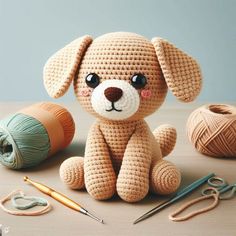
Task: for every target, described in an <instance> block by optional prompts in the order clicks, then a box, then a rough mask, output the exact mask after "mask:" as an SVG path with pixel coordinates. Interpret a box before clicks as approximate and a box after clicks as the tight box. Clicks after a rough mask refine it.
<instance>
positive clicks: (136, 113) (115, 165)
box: [44, 32, 202, 202]
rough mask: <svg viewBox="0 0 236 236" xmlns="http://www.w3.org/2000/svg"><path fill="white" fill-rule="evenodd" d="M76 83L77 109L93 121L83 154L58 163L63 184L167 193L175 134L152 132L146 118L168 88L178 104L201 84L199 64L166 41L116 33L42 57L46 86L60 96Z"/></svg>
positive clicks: (132, 195) (174, 177) (138, 195)
mask: <svg viewBox="0 0 236 236" xmlns="http://www.w3.org/2000/svg"><path fill="white" fill-rule="evenodd" d="M72 81H73V82H74V90H75V94H76V96H77V98H78V100H79V102H80V104H81V105H82V107H83V108H84V109H85V110H87V111H88V112H89V113H91V114H93V115H94V116H95V117H96V118H97V120H96V122H95V123H94V124H93V125H92V127H91V129H90V131H89V133H88V138H87V142H86V148H85V157H84V158H83V157H72V158H69V159H67V160H65V161H64V162H63V163H62V165H61V167H60V176H61V179H62V181H63V182H64V183H65V184H67V185H68V186H69V187H71V188H73V189H82V188H84V187H86V189H87V191H88V192H89V194H90V195H91V196H92V197H93V198H95V199H99V200H104V199H108V198H110V197H112V196H113V195H114V194H115V193H117V194H118V195H119V196H120V197H121V198H122V199H123V200H125V201H127V202H136V201H139V200H141V199H143V198H144V197H145V196H146V195H147V193H148V191H149V190H151V191H152V192H154V193H157V194H170V193H173V192H174V191H176V189H177V188H178V187H179V185H180V180H181V175H180V172H179V170H178V169H177V168H176V166H175V165H173V164H172V163H170V162H169V161H166V160H163V157H164V156H166V155H168V154H169V153H170V152H171V151H172V149H173V148H174V145H175V142H176V131H175V129H174V128H172V127H171V126H169V125H162V126H160V127H159V128H157V129H156V130H155V131H154V132H153V133H152V132H151V131H150V129H149V127H148V125H147V123H146V122H145V121H144V118H145V117H146V116H148V115H150V114H151V113H153V112H155V111H156V110H157V109H158V108H159V107H160V105H161V104H162V103H163V101H164V99H165V96H166V93H167V88H169V89H170V90H171V91H172V93H173V94H174V95H175V96H176V97H177V98H178V99H179V100H181V101H184V102H190V101H192V100H194V99H195V97H196V96H197V95H198V94H199V92H200V89H201V81H202V79H201V73H200V68H199V66H198V64H197V62H196V61H195V60H194V59H193V58H192V57H190V56H188V55H187V54H185V53H184V52H183V51H181V50H179V49H178V48H176V47H175V46H174V45H172V44H170V43H169V42H167V41H166V40H164V39H161V38H153V39H152V41H151V42H150V41H149V40H147V39H146V38H144V37H143V36H140V35H137V34H134V33H127V32H116V33H109V34H105V35H102V36H100V37H98V38H96V39H95V40H93V39H92V38H91V37H90V36H83V37H81V38H78V39H76V40H74V41H73V42H71V43H70V44H68V45H67V46H65V47H64V48H62V49H61V50H59V51H58V52H57V53H55V54H54V55H53V56H52V57H51V58H49V60H48V61H47V63H46V65H45V68H44V84H45V87H46V89H47V92H48V93H49V95H50V96H52V97H54V98H58V97H60V96H62V95H64V94H65V93H66V91H67V90H68V88H69V86H70V84H71V82H72Z"/></svg>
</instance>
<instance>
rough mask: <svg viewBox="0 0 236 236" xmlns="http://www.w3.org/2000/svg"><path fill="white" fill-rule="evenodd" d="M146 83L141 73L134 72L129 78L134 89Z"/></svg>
mask: <svg viewBox="0 0 236 236" xmlns="http://www.w3.org/2000/svg"><path fill="white" fill-rule="evenodd" d="M146 84H147V79H146V77H145V76H144V75H143V74H135V75H133V76H132V78H131V85H132V86H133V87H135V88H136V89H141V88H143V87H145V85H146Z"/></svg>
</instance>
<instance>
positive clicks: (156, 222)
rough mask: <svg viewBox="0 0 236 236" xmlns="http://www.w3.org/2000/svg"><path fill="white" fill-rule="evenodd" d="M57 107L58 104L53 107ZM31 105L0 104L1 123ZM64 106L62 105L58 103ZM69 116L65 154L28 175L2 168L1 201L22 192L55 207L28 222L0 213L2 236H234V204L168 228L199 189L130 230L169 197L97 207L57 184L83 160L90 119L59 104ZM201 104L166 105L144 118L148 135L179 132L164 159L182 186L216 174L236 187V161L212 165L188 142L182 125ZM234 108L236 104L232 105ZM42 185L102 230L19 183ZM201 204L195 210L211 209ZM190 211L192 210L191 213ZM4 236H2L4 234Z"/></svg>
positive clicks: (96, 203) (218, 161) (84, 195)
mask: <svg viewBox="0 0 236 236" xmlns="http://www.w3.org/2000/svg"><path fill="white" fill-rule="evenodd" d="M56 102H58V103H59V102H60V101H56ZM29 104H32V103H26V102H18V103H13V102H1V103H0V118H1V119H2V118H3V117H5V116H6V115H8V114H10V113H14V112H16V111H17V110H19V109H21V108H23V107H25V106H27V105H29ZM61 104H62V103H61ZM63 105H64V106H66V107H67V108H68V109H69V111H71V112H72V114H73V117H74V119H75V122H76V136H75V137H74V140H73V143H72V144H71V145H70V146H69V147H68V148H67V149H66V150H64V151H62V152H60V153H58V154H56V155H55V156H53V157H52V158H50V159H49V160H46V161H44V162H43V163H42V164H41V165H39V166H37V167H35V168H30V169H27V170H19V171H14V170H10V169H7V168H5V167H4V166H2V165H0V197H3V196H5V195H7V194H8V193H9V192H11V191H12V190H14V189H22V190H24V191H25V192H26V193H27V194H28V195H36V196H43V197H45V198H46V199H48V201H50V203H51V204H52V206H53V210H52V211H51V212H49V213H48V214H45V215H41V216H36V217H26V216H13V215H9V214H7V213H5V212H3V211H2V210H1V211H0V225H1V224H2V227H9V233H8V234H6V235H15V236H16V235H17V236H19V235H20V236H35V235H37V236H42V235H44V236H54V235H57V236H60V235H63V236H64V235H68V236H70V235H103V236H105V235H165V236H167V235H171V236H172V235H181V236H185V235H191V236H193V235H198V236H199V235H214V236H217V235H227V236H235V235H236V198H234V199H232V200H228V201H221V202H220V204H219V206H218V207H217V208H215V209H214V210H212V211H210V212H208V213H205V214H202V215H198V216H196V217H194V218H192V219H191V220H188V221H186V222H172V221H170V220H169V219H168V215H169V214H170V213H171V212H173V211H174V210H175V209H176V208H177V207H179V206H180V205H182V204H183V203H184V202H186V201H188V200H190V199H193V198H195V197H197V196H200V189H198V190H196V191H195V192H194V193H192V194H190V195H189V196H188V197H187V198H185V199H184V200H181V201H180V202H178V203H176V204H174V205H172V206H170V207H168V208H166V209H164V210H163V211H161V212H159V213H158V214H156V215H154V216H152V217H151V218H149V219H147V220H145V221H143V222H140V223H139V224H137V225H133V224H132V222H133V221H134V220H135V219H136V218H137V217H139V216H140V215H142V214H143V213H145V212H146V211H148V210H150V209H151V208H153V207H154V206H156V205H157V204H159V203H160V202H161V201H163V200H165V199H167V197H160V196H151V195H148V196H147V197H146V198H145V199H144V200H143V201H141V202H139V203H134V204H129V203H126V202H124V201H122V200H121V199H119V198H118V197H114V198H113V199H111V200H108V201H96V200H94V199H92V198H91V197H90V196H89V194H88V193H87V192H86V191H82V192H81V191H76V190H71V189H68V188H66V187H65V186H64V185H63V184H62V182H61V181H60V178H59V174H58V170H59V166H60V164H61V163H62V162H63V160H65V159H66V158H68V157H71V156H75V155H81V156H83V153H84V147H85V140H86V135H87V132H88V129H89V126H90V125H91V123H92V122H93V120H94V118H93V117H91V116H90V115H89V114H87V113H85V112H84V111H83V110H82V109H81V107H80V106H79V104H78V103H77V102H74V103H63ZM200 105H201V104H196V103H195V104H186V105H185V104H181V103H176V104H164V105H163V106H162V107H161V109H160V110H159V111H157V112H156V113H155V114H153V115H151V116H150V117H148V118H147V121H148V123H149V125H150V127H151V128H152V129H154V128H155V127H156V126H158V125H160V124H163V123H170V124H173V125H174V126H175V127H176V128H177V132H178V140H177V144H176V147H175V150H174V151H173V152H172V153H171V154H170V155H169V156H168V157H166V159H167V160H171V161H172V162H173V163H175V164H176V165H177V166H178V167H179V168H180V170H181V172H182V184H181V186H185V185H186V184H189V183H191V182H193V181H195V180H196V179H198V178H200V177H202V176H204V175H206V174H208V173H210V172H214V173H216V174H217V175H219V176H221V177H224V178H225V179H226V180H227V181H228V182H229V183H233V182H236V159H235V160H232V159H216V158H212V157H207V156H203V155H201V154H199V153H198V152H197V151H196V150H195V149H194V147H193V146H192V145H191V144H190V143H189V141H188V139H187V137H186V131H185V125H186V120H187V118H188V116H189V114H190V112H191V111H192V110H193V109H195V108H196V107H198V106H200ZM234 105H235V104H234ZM24 175H28V176H29V177H31V178H32V179H33V180H36V181H39V182H42V183H44V184H46V185H48V186H50V187H52V188H54V189H56V190H58V191H60V192H62V193H64V194H66V195H67V196H69V197H70V198H72V199H73V200H75V201H77V202H79V203H80V204H81V205H82V206H84V207H85V208H86V209H88V210H90V211H91V212H93V213H94V214H95V215H97V216H99V217H101V218H102V219H104V221H105V224H100V223H98V222H96V221H94V220H92V219H90V218H89V217H86V216H84V215H82V214H80V213H78V212H75V211H73V210H71V209H68V208H66V207H64V206H63V205H61V204H60V203H58V202H56V201H55V200H53V199H51V198H50V197H49V196H46V195H43V194H42V193H40V192H38V191H37V190H36V189H35V188H33V187H32V186H30V185H27V184H26V183H24V182H23V176H24ZM209 203H210V201H209V202H205V203H202V204H199V205H198V206H197V207H201V206H203V205H207V204H209ZM193 209H194V208H191V210H193ZM0 235H1V234H0ZM3 235H4V234H3Z"/></svg>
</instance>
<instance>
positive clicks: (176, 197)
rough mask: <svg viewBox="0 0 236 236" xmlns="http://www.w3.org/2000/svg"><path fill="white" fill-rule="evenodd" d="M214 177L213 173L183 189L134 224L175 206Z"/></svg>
mask: <svg viewBox="0 0 236 236" xmlns="http://www.w3.org/2000/svg"><path fill="white" fill-rule="evenodd" d="M213 176H215V174H214V173H211V174H208V175H206V176H204V177H202V178H200V179H198V180H196V181H195V182H193V183H191V184H190V185H188V186H186V187H185V188H183V189H182V190H180V191H179V192H177V193H176V194H175V195H174V196H173V197H172V198H170V199H168V200H167V201H165V202H163V203H161V204H159V205H157V206H156V207H154V208H153V209H151V210H150V211H148V212H147V213H145V214H143V215H142V216H140V217H139V218H138V219H137V220H135V221H134V223H133V224H137V223H138V222H140V221H142V220H145V219H147V218H148V217H150V216H152V215H153V214H155V213H156V212H158V211H160V210H162V209H164V208H165V207H167V206H169V205H171V204H173V203H174V202H176V201H178V200H179V199H181V198H183V197H184V196H186V195H187V194H189V193H191V192H192V191H193V190H195V189H196V188H198V187H199V186H201V185H202V184H204V183H206V182H207V181H208V179H210V178H211V177H213Z"/></svg>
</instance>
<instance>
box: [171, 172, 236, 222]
mask: <svg viewBox="0 0 236 236" xmlns="http://www.w3.org/2000/svg"><path fill="white" fill-rule="evenodd" d="M207 183H208V187H207V188H205V189H203V190H202V196H201V197H198V198H195V199H193V200H191V201H189V202H187V203H185V204H183V205H182V206H181V207H180V208H178V209H177V210H176V211H175V212H173V213H171V214H170V215H169V219H170V220H172V221H184V220H188V219H190V218H192V217H193V216H195V215H198V214H202V213H204V212H207V211H210V210H212V209H214V208H215V207H216V206H217V205H218V203H219V201H220V200H228V199H231V198H233V197H234V195H235V193H236V183H234V184H228V183H227V182H226V181H225V180H224V179H223V178H220V177H216V176H213V177H211V178H209V179H208V180H207ZM228 192H229V193H228ZM225 193H227V194H225ZM210 198H213V199H214V202H213V203H212V204H211V205H209V206H207V207H205V208H202V209H199V210H196V211H193V212H191V213H189V214H187V215H184V216H178V217H177V215H178V214H180V213H181V212H183V211H184V210H186V209H187V208H189V207H190V206H192V205H194V204H196V203H198V202H201V201H205V200H206V199H210Z"/></svg>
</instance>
